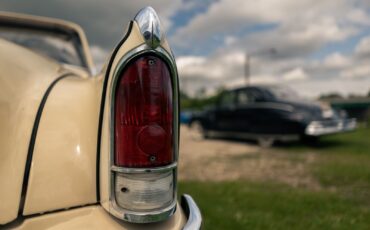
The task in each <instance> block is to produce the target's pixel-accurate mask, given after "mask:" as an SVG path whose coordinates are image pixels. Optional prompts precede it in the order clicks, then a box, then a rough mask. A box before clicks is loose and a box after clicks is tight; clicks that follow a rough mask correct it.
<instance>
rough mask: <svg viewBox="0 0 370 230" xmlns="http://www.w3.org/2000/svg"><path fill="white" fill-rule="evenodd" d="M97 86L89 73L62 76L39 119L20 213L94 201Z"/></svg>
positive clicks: (34, 212)
mask: <svg viewBox="0 0 370 230" xmlns="http://www.w3.org/2000/svg"><path fill="white" fill-rule="evenodd" d="M99 101H100V90H97V84H96V79H95V78H89V79H83V78H80V77H74V76H71V77H66V78H64V79H62V80H61V81H59V82H58V83H57V84H56V85H55V87H54V88H53V90H52V91H51V93H50V95H49V96H48V99H47V101H46V104H45V107H44V110H43V113H42V116H41V120H40V123H39V128H38V133H37V139H36V142H35V147H34V151H33V163H32V167H31V171H30V177H29V181H28V190H27V196H26V203H25V207H24V212H23V214H24V215H30V214H36V213H40V212H45V211H51V210H56V209H61V208H67V207H75V206H78V205H85V204H91V203H96V182H95V180H96V170H95V169H96V143H97V130H98V123H99V109H100V103H98V102H99Z"/></svg>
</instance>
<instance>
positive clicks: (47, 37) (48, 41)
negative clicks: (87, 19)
mask: <svg viewBox="0 0 370 230" xmlns="http://www.w3.org/2000/svg"><path fill="white" fill-rule="evenodd" d="M0 38H3V39H6V40H8V41H11V42H14V43H16V44H18V45H21V46H24V47H27V48H29V49H31V50H33V51H35V52H37V53H40V54H43V55H46V56H48V57H49V58H52V59H54V60H56V61H58V62H61V63H65V64H70V65H76V66H83V67H84V65H83V61H82V59H81V58H80V56H79V53H78V51H77V49H76V44H75V42H74V40H73V38H72V37H68V36H59V35H54V34H48V33H38V32H33V31H30V30H0Z"/></svg>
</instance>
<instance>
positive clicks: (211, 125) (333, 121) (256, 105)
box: [189, 85, 356, 147]
mask: <svg viewBox="0 0 370 230" xmlns="http://www.w3.org/2000/svg"><path fill="white" fill-rule="evenodd" d="M189 125H190V127H192V128H195V129H196V130H197V131H200V132H201V134H202V135H203V136H204V137H208V136H210V135H222V136H231V137H237V138H247V139H255V140H257V141H258V143H259V144H260V145H261V146H265V147H266V146H270V145H272V144H273V143H274V142H275V141H291V140H298V139H300V138H305V139H312V140H313V139H317V138H318V137H319V136H322V135H327V134H333V133H339V132H345V131H350V130H353V129H355V127H356V120H355V119H348V118H347V116H346V113H345V112H344V111H337V110H334V109H332V108H331V107H330V106H329V105H325V104H322V103H321V104H320V103H318V102H312V101H307V100H305V99H302V98H301V97H300V96H299V95H298V94H297V93H296V92H294V91H293V90H291V89H289V88H287V87H283V86H276V85H275V86H249V87H243V88H238V89H234V90H230V91H225V92H224V93H222V95H221V96H220V98H219V100H218V101H217V103H216V104H215V105H214V106H213V107H211V108H208V109H206V110H204V111H203V112H201V113H198V114H195V115H194V116H193V117H192V118H191V121H190V122H189Z"/></svg>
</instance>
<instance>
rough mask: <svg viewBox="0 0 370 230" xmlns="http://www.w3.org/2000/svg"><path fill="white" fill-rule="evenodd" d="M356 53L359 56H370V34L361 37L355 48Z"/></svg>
mask: <svg viewBox="0 0 370 230" xmlns="http://www.w3.org/2000/svg"><path fill="white" fill-rule="evenodd" d="M355 53H356V54H357V55H359V56H370V36H368V37H365V38H363V39H361V41H360V42H359V43H358V44H357V46H356V48H355Z"/></svg>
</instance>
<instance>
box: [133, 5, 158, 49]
mask: <svg viewBox="0 0 370 230" xmlns="http://www.w3.org/2000/svg"><path fill="white" fill-rule="evenodd" d="M134 20H135V21H136V22H137V24H138V26H139V28H140V32H141V34H142V35H143V37H144V39H145V42H146V44H147V45H148V46H150V47H151V48H153V49H155V48H157V47H158V46H159V44H160V43H161V39H162V36H163V35H162V31H161V23H160V21H159V17H158V15H157V13H156V12H155V10H154V9H153V8H152V7H150V6H148V7H145V8H143V9H141V10H140V11H139V12H138V13H137V15H136V16H135V19H134Z"/></svg>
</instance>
